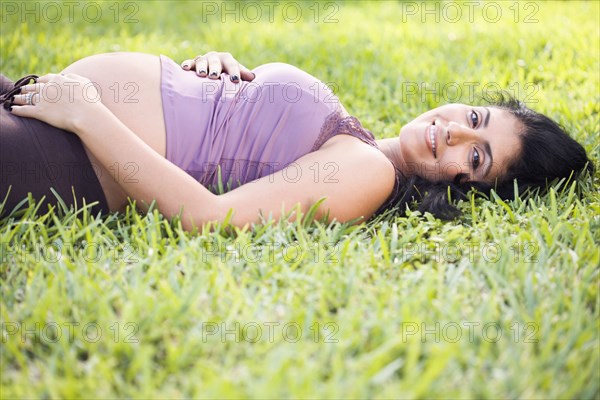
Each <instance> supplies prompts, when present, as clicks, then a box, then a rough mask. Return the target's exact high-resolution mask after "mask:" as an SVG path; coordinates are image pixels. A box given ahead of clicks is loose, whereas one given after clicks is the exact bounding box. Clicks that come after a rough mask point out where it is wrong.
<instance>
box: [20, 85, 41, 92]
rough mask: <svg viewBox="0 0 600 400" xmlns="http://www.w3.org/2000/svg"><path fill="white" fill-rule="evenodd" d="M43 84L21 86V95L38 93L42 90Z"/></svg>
mask: <svg viewBox="0 0 600 400" xmlns="http://www.w3.org/2000/svg"><path fill="white" fill-rule="evenodd" d="M43 85H44V84H43V83H30V84H29V85H23V86H21V93H29V92H39V91H41V90H42V86H43Z"/></svg>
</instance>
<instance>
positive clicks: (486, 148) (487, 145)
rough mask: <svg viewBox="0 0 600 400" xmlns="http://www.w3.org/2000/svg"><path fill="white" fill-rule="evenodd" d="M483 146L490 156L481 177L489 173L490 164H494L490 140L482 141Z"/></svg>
mask: <svg viewBox="0 0 600 400" xmlns="http://www.w3.org/2000/svg"><path fill="white" fill-rule="evenodd" d="M483 147H485V152H486V153H487V155H488V157H489V158H490V161H489V162H488V163H487V167H486V168H485V173H484V174H483V177H484V178H485V177H486V176H487V175H488V174H489V173H490V169H492V164H494V157H493V156H492V148H491V147H490V142H488V141H487V140H486V141H485V142H483Z"/></svg>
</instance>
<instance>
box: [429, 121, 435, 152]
mask: <svg viewBox="0 0 600 400" xmlns="http://www.w3.org/2000/svg"><path fill="white" fill-rule="evenodd" d="M429 138H430V139H431V149H432V150H433V157H436V155H437V154H436V152H435V151H436V143H435V125H431V127H430V128H429Z"/></svg>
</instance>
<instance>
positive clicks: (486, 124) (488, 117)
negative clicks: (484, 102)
mask: <svg viewBox="0 0 600 400" xmlns="http://www.w3.org/2000/svg"><path fill="white" fill-rule="evenodd" d="M483 108H485V111H487V115H486V117H485V121H483V127H484V128H487V126H488V122H490V115H491V112H490V110H489V109H488V108H487V107H483ZM490 154H491V153H490Z"/></svg>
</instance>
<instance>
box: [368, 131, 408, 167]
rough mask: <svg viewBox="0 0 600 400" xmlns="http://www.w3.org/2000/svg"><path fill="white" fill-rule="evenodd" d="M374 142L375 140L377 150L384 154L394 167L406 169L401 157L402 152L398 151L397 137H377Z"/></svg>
mask: <svg viewBox="0 0 600 400" xmlns="http://www.w3.org/2000/svg"><path fill="white" fill-rule="evenodd" d="M375 142H377V145H378V146H379V150H381V152H382V153H383V154H385V155H386V157H387V158H388V159H389V160H390V161H391V162H392V164H393V165H394V167H395V168H396V169H399V170H400V171H406V165H405V163H404V158H403V157H402V152H401V151H400V138H399V137H395V138H388V139H378V140H376V141H375Z"/></svg>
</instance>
